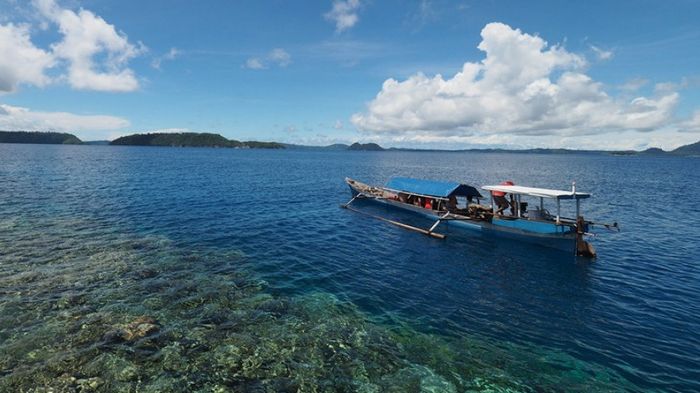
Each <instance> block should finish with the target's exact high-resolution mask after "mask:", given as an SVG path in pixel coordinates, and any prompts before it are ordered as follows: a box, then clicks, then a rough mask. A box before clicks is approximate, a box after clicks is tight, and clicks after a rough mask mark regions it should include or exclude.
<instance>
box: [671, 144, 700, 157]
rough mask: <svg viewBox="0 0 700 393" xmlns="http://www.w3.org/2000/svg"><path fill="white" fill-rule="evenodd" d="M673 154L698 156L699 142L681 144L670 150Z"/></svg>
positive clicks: (699, 151) (699, 153) (699, 154)
mask: <svg viewBox="0 0 700 393" xmlns="http://www.w3.org/2000/svg"><path fill="white" fill-rule="evenodd" d="M672 153H674V154H682V155H684V156H700V142H695V143H692V144H690V145H685V146H681V147H679V148H678V149H676V150H674V151H672Z"/></svg>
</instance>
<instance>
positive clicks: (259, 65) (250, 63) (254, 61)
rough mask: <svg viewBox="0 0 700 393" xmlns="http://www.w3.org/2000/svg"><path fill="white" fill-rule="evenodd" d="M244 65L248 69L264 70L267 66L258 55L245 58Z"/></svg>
mask: <svg viewBox="0 0 700 393" xmlns="http://www.w3.org/2000/svg"><path fill="white" fill-rule="evenodd" d="M244 67H245V68H248V69H250V70H264V69H265V68H267V67H266V66H265V64H263V62H262V60H260V58H258V57H251V58H250V59H248V60H246V61H245V65H244Z"/></svg>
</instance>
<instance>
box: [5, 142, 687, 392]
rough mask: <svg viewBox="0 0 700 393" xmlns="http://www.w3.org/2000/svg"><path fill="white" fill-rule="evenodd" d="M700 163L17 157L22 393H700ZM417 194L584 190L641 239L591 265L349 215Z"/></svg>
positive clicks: (122, 153) (11, 359)
mask: <svg viewBox="0 0 700 393" xmlns="http://www.w3.org/2000/svg"><path fill="white" fill-rule="evenodd" d="M697 164H698V161H697V160H696V159H678V158H653V157H647V158H644V157H600V156H585V155H581V156H537V155H499V154H475V153H410V152H384V153H369V152H367V153H365V152H301V151H242V150H228V149H172V148H137V147H136V148H134V147H131V148H130V147H109V146H39V145H0V184H1V185H2V187H1V188H0V315H1V319H0V391H46V390H50V389H53V390H54V391H125V392H128V391H366V392H372V391H375V392H380V391H397V392H399V391H435V392H438V391H445V392H451V391H454V392H457V391H524V392H530V391H653V390H657V391H697V390H698V389H700V384H699V382H698V381H699V380H700V367H699V366H698V364H700V351H699V350H698V348H700V342H698V341H700V340H698V336H697V331H698V327H700V318H699V317H698V315H700V313H699V311H700V310H698V308H699V306H698V300H700V292H699V291H698V289H699V288H698V287H699V284H698V282H699V280H698V279H699V278H700V273H699V268H698V264H697V259H696V258H694V252H695V250H696V248H697V244H700V231H699V230H698V229H697V228H698V224H700V222H699V221H700V213H699V212H698V209H697V207H696V204H695V202H694V197H693V195H696V194H697V192H698V190H697V188H698V184H700V183H699V182H698V180H700V179H698V176H699V175H698V172H697V170H696V169H697ZM396 175H406V176H415V177H427V178H436V179H454V180H464V181H468V182H471V183H473V184H477V185H479V184H486V183H493V182H499V181H501V180H503V179H505V178H510V179H514V180H516V182H517V183H520V184H533V185H539V186H543V187H557V188H561V187H566V185H567V184H568V182H569V181H570V180H574V179H575V180H576V181H577V183H578V184H579V188H580V189H582V190H585V191H590V192H592V193H593V194H594V198H593V199H592V200H591V201H590V202H587V203H585V204H584V209H585V210H584V211H585V212H586V213H587V214H588V215H589V216H590V217H591V218H614V219H617V220H618V221H620V223H621V225H622V228H623V232H622V233H620V234H606V233H601V234H600V236H598V237H596V238H594V240H593V242H594V244H595V246H596V247H597V248H598V251H599V254H600V257H599V258H598V260H597V261H596V262H595V263H592V264H591V263H588V262H585V261H582V260H577V259H575V258H573V257H571V256H569V255H565V254H562V253H560V252H556V251H552V250H548V249H544V248H538V247H536V246H528V245H525V244H519V243H517V242H510V241H499V240H494V239H490V238H483V237H481V236H478V235H470V234H465V233H458V232H455V231H450V228H445V231H446V232H447V233H448V235H449V237H448V239H447V241H438V240H434V239H429V238H426V237H424V236H422V235H419V234H415V233H411V232H406V231H403V230H401V229H398V228H394V227H391V226H387V225H385V224H382V223H380V222H377V221H373V220H370V219H368V218H366V217H364V216H360V215H356V214H353V213H352V212H349V211H346V210H342V209H339V208H338V204H339V203H342V202H345V201H347V200H348V199H349V192H348V190H347V189H346V187H345V185H344V184H343V181H342V179H343V177H344V176H351V177H355V178H358V179H360V180H365V181H367V182H376V183H383V182H385V181H386V180H387V179H388V178H389V177H391V176H396ZM679 184H683V185H684V186H685V187H689V188H691V189H690V190H688V192H680V193H679V192H678V188H677V187H678V185H679ZM358 207H361V208H364V209H367V210H368V211H374V212H377V213H382V214H385V215H389V216H392V217H396V218H399V219H401V220H404V221H407V222H414V223H416V224H421V225H425V224H426V223H425V222H423V221H421V220H420V219H416V218H414V217H411V216H406V215H404V214H403V213H401V212H396V211H388V210H384V209H383V208H378V207H376V206H372V205H367V204H365V205H363V204H360V205H358Z"/></svg>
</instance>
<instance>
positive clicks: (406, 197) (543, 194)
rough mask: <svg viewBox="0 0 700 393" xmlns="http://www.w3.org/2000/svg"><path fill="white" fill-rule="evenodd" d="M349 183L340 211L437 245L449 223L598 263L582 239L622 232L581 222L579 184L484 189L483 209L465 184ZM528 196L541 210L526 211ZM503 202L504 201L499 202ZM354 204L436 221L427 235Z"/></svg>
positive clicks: (416, 181) (403, 180) (401, 179)
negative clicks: (600, 230) (551, 207)
mask: <svg viewBox="0 0 700 393" xmlns="http://www.w3.org/2000/svg"><path fill="white" fill-rule="evenodd" d="M345 182H346V183H347V184H348V186H350V190H351V192H352V199H351V200H350V201H349V202H348V203H346V204H345V205H342V207H345V208H348V209H350V210H353V211H355V212H358V213H362V214H366V215H370V216H372V217H373V218H377V219H380V220H382V221H385V222H388V223H391V224H394V225H397V226H400V227H402V228H404V229H409V230H413V231H416V232H420V233H423V234H425V235H428V236H431V237H435V238H439V239H444V238H445V237H446V235H444V234H442V233H439V232H436V230H437V229H438V227H439V225H440V224H441V223H443V222H448V223H449V224H448V225H454V226H456V227H459V228H465V229H475V230H481V231H487V232H492V233H494V234H497V235H500V236H506V237H512V238H516V239H520V240H525V241H528V242H533V243H539V244H543V245H546V246H549V247H555V248H559V249H563V250H571V251H574V253H575V254H576V255H579V256H586V257H595V256H596V252H595V249H594V248H593V246H592V245H591V244H590V243H588V242H587V241H585V240H584V236H585V235H588V228H589V226H592V225H602V226H605V227H606V228H608V229H611V228H614V229H617V230H619V227H618V225H617V223H613V224H599V223H594V222H592V221H586V220H585V219H584V218H583V216H582V215H581V204H580V202H581V200H582V199H586V198H589V197H590V194H587V193H583V192H577V191H576V186H575V184H574V185H573V186H572V190H571V191H561V190H550V189H545V188H533V187H522V186H515V185H512V183H511V184H501V185H489V186H483V187H482V189H483V190H486V191H489V193H490V195H491V205H483V204H481V199H482V198H484V197H483V196H482V195H481V194H480V193H479V191H478V190H477V189H476V188H474V187H472V186H470V185H467V184H461V183H454V182H439V181H432V180H420V179H411V178H404V177H397V178H393V179H391V180H390V181H389V183H387V185H386V186H384V187H373V186H370V185H367V184H364V183H361V182H359V181H357V180H353V179H350V178H346V179H345ZM504 194H508V195H510V199H511V200H510V202H505V204H503V202H502V201H506V200H505V198H503V195H504ZM524 196H525V197H530V198H532V197H534V198H538V199H539V206H536V207H535V208H534V209H532V210H530V211H528V208H527V206H528V203H527V202H523V201H522V197H524ZM499 197H501V199H500V201H497V200H495V199H499ZM356 199H369V200H372V201H376V202H379V203H383V204H387V205H390V206H394V207H397V208H400V209H404V210H409V211H412V212H415V213H418V214H420V215H423V216H427V217H430V218H433V219H435V220H436V221H435V223H434V224H433V225H432V226H431V227H430V228H429V229H424V228H419V227H415V226H411V225H408V224H404V223H401V222H398V221H394V220H389V219H386V218H384V217H379V216H376V215H372V214H369V213H366V212H363V211H362V210H358V209H354V208H352V207H350V204H351V203H352V202H353V201H355V200H356ZM458 199H462V200H464V201H465V203H464V206H459V204H458V202H457V201H458ZM545 199H553V200H555V201H556V208H557V211H556V215H552V214H550V213H549V212H548V211H547V210H545V209H544V200H545ZM566 200H573V201H575V202H576V218H575V219H571V218H566V217H562V216H561V201H566ZM507 207H510V214H507V213H506V212H505V211H504V210H505V209H506V208H507Z"/></svg>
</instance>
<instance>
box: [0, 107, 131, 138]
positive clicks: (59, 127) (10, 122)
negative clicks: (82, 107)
mask: <svg viewBox="0 0 700 393" xmlns="http://www.w3.org/2000/svg"><path fill="white" fill-rule="evenodd" d="M128 126H129V121H128V120H126V119H123V118H120V117H115V116H105V115H77V114H73V113H68V112H41V111H32V110H30V109H28V108H22V107H18V106H10V105H5V104H0V130H10V131H13V130H21V131H60V132H75V131H104V130H117V129H120V128H125V127H128Z"/></svg>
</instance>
